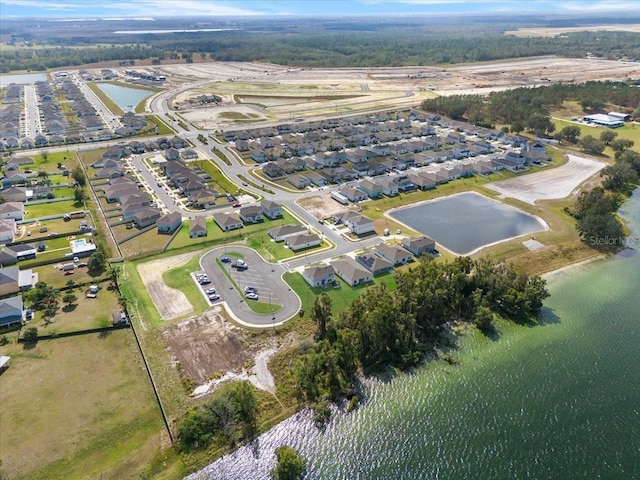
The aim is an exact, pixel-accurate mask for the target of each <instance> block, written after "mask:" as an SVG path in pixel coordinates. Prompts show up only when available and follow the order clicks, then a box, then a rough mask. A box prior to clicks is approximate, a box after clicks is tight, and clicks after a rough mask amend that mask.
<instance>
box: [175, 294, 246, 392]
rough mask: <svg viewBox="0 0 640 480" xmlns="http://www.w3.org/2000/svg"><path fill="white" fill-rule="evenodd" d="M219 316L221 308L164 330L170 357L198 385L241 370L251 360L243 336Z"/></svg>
mask: <svg viewBox="0 0 640 480" xmlns="http://www.w3.org/2000/svg"><path fill="white" fill-rule="evenodd" d="M220 313H221V312H220V307H219V308H216V309H214V310H209V311H207V312H205V313H203V314H202V315H198V316H196V317H192V318H189V319H188V320H185V321H182V322H179V323H176V324H174V325H171V326H167V327H165V329H164V332H163V333H164V336H165V338H166V339H167V344H168V345H169V350H170V352H171V354H172V355H173V356H174V357H175V358H176V359H177V361H178V362H180V366H181V368H182V371H183V373H184V375H186V376H187V377H189V378H190V379H191V381H192V382H193V383H194V384H195V385H201V384H203V383H205V382H207V381H208V380H211V378H212V376H213V375H214V374H216V373H221V372H222V373H224V372H226V371H230V370H236V369H239V368H240V367H242V365H243V364H244V362H245V361H246V359H247V357H248V354H247V352H246V351H245V349H244V346H243V345H242V342H241V340H240V337H239V334H240V332H238V330H237V329H236V328H235V327H231V326H230V325H229V324H227V323H225V322H224V320H223V319H222V317H221V316H220Z"/></svg>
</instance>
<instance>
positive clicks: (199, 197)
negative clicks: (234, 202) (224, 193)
mask: <svg viewBox="0 0 640 480" xmlns="http://www.w3.org/2000/svg"><path fill="white" fill-rule="evenodd" d="M218 195H219V193H218V191H217V190H214V189H213V188H204V189H202V190H197V191H195V192H191V193H190V194H189V201H190V202H191V203H192V205H193V206H194V207H197V208H208V207H212V206H213V205H215V204H216V198H217V197H218Z"/></svg>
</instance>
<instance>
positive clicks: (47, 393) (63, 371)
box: [0, 330, 183, 480]
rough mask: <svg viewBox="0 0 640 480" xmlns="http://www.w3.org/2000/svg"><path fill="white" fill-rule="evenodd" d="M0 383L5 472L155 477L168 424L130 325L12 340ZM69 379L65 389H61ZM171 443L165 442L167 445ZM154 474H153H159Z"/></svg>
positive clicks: (170, 460) (175, 465)
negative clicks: (30, 341) (27, 342)
mask: <svg viewBox="0 0 640 480" xmlns="http://www.w3.org/2000/svg"><path fill="white" fill-rule="evenodd" d="M3 354H7V355H10V356H11V357H12V362H11V366H10V368H9V369H8V370H7V371H6V372H4V373H3V375H2V382H3V384H5V385H11V388H0V415H1V416H2V428H1V429H0V444H1V445H2V467H1V470H2V472H4V474H5V475H6V478H21V479H47V480H54V479H64V480H69V479H86V478H152V476H151V473H152V471H153V470H155V469H157V466H155V463H156V461H157V458H164V460H165V462H166V463H167V465H166V467H165V468H168V469H170V470H172V471H174V473H176V475H175V478H178V477H179V475H180V473H183V472H182V471H181V467H180V464H179V459H178V458H177V456H176V455H175V454H174V453H173V452H172V451H171V450H169V449H166V450H163V448H162V445H163V435H164V434H163V423H162V420H161V416H160V411H159V409H158V406H157V404H156V402H155V400H154V397H153V393H152V389H151V386H150V384H149V380H148V378H147V376H146V373H145V371H144V368H143V367H142V365H141V361H140V357H139V354H138V352H137V347H136V346H135V341H134V339H133V334H132V332H131V331H130V330H119V331H113V332H110V333H108V334H106V335H99V334H89V335H82V336H79V337H70V338H59V339H55V340H46V341H40V342H38V343H37V344H36V345H35V346H33V347H27V348H25V347H23V345H22V344H20V345H17V344H10V345H8V346H5V347H3ZM61 386H64V388H61ZM165 445H166V444H165ZM153 478H155V477H153Z"/></svg>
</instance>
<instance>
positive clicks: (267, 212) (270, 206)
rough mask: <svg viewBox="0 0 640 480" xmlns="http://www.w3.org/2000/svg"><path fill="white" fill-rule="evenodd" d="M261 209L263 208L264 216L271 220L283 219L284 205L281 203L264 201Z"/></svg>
mask: <svg viewBox="0 0 640 480" xmlns="http://www.w3.org/2000/svg"><path fill="white" fill-rule="evenodd" d="M260 207H261V208H262V214H263V215H264V216H265V217H267V218H269V219H271V220H273V219H274V218H281V217H282V205H280V204H279V203H276V202H273V201H271V200H263V201H262V203H261V204H260Z"/></svg>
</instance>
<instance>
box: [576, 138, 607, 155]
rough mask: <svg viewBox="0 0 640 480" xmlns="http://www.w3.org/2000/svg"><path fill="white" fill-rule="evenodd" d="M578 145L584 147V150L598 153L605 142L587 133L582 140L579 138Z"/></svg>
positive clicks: (602, 150) (602, 149)
mask: <svg viewBox="0 0 640 480" xmlns="http://www.w3.org/2000/svg"><path fill="white" fill-rule="evenodd" d="M580 146H581V147H582V148H583V149H584V151H585V152H587V153H591V154H593V155H600V154H601V153H602V152H604V149H605V144H604V143H603V142H601V141H600V140H597V139H595V138H594V137H592V136H591V135H587V136H586V137H584V138H583V139H582V140H580Z"/></svg>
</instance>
